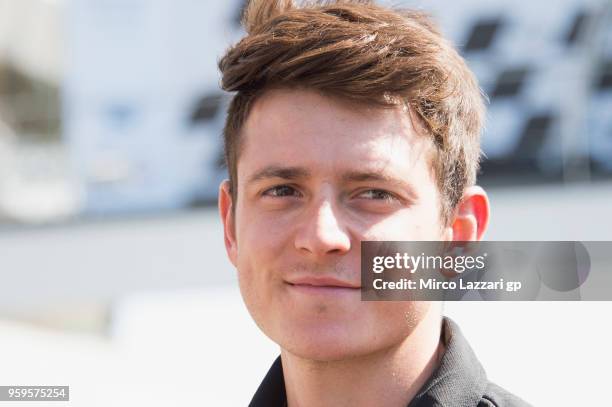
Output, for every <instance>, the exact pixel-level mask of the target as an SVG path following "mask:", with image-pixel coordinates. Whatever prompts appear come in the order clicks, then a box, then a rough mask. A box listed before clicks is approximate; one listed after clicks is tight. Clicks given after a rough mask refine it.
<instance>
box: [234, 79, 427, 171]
mask: <svg viewBox="0 0 612 407" xmlns="http://www.w3.org/2000/svg"><path fill="white" fill-rule="evenodd" d="M413 122H414V121H413V120H412V117H411V115H410V113H409V111H408V110H407V109H403V108H402V107H393V108H383V107H379V106H365V105H357V104H354V103H350V102H347V101H345V100H341V99H339V98H335V97H330V96H326V95H322V94H320V93H317V92H315V91H309V90H302V89H275V90H271V91H268V92H267V93H266V94H265V95H263V96H262V97H260V98H259V99H258V100H257V102H256V103H255V104H254V106H253V108H252V109H251V112H250V114H249V116H248V118H247V120H246V122H245V124H244V126H243V129H242V148H241V153H240V158H239V160H238V175H239V178H240V177H241V175H245V176H248V173H251V172H253V171H257V170H258V169H259V168H261V167H262V166H266V165H270V164H271V163H272V164H274V165H287V166H288V165H291V166H301V167H305V168H309V169H310V170H311V171H310V172H311V173H313V174H317V173H318V174H328V175H329V174H330V173H333V174H338V173H339V172H340V171H353V170H355V169H356V168H359V169H370V170H377V171H381V170H384V171H385V172H391V173H395V174H394V175H396V176H398V175H402V174H403V175H404V176H408V177H410V175H411V174H412V175H414V173H415V171H416V169H417V167H422V168H427V169H429V168H430V152H431V150H432V148H433V144H432V142H431V140H430V139H429V137H427V135H426V134H424V133H423V131H421V129H420V128H418V127H416V128H415V126H414V124H413ZM422 168H421V169H422Z"/></svg>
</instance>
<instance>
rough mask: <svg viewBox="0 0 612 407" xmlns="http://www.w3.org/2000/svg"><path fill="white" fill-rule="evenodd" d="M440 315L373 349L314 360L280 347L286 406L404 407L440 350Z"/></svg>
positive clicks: (433, 367) (427, 319) (420, 385)
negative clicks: (343, 357) (346, 356)
mask: <svg viewBox="0 0 612 407" xmlns="http://www.w3.org/2000/svg"><path fill="white" fill-rule="evenodd" d="M440 329H441V321H440V318H439V317H436V318H425V319H424V320H422V321H421V323H419V325H418V326H417V327H416V328H415V329H414V330H413V331H412V333H411V334H410V335H409V336H407V337H406V338H405V339H404V340H403V341H402V342H400V343H399V344H396V345H394V346H392V347H389V348H387V349H384V350H381V351H378V352H376V353H373V354H368V355H364V356H358V357H355V358H351V359H346V360H338V361H315V360H310V359H305V358H301V357H299V356H297V355H295V354H291V353H289V352H287V351H286V350H284V349H283V350H282V352H281V359H282V363H283V374H284V378H285V390H286V393H287V402H288V406H289V407H307V406H382V407H405V406H407V405H408V403H409V402H410V400H412V399H413V398H414V396H415V395H416V394H417V392H418V391H419V389H420V388H421V387H422V386H423V385H424V384H425V382H426V381H427V379H428V378H429V377H430V376H431V375H432V374H433V372H434V371H435V369H436V368H437V367H438V364H439V361H440V358H441V356H442V354H443V353H444V344H443V342H442V341H441V340H440Z"/></svg>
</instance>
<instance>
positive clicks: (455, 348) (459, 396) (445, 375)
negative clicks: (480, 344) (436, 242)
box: [249, 317, 529, 407]
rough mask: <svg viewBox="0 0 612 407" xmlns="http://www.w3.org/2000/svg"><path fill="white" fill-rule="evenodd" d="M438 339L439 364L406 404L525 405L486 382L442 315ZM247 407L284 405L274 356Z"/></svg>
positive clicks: (436, 406)
mask: <svg viewBox="0 0 612 407" xmlns="http://www.w3.org/2000/svg"><path fill="white" fill-rule="evenodd" d="M442 338H443V340H444V344H445V346H446V351H445V352H444V355H443V356H442V360H441V361H440V366H438V368H437V369H436V371H435V372H434V374H433V375H432V376H431V377H430V378H429V380H428V381H427V382H426V383H425V384H424V385H423V387H422V388H421V389H420V390H419V392H418V393H417V395H416V396H415V397H414V398H413V399H412V401H411V402H410V403H409V404H408V406H407V407H528V406H529V404H527V403H526V402H525V401H523V400H521V399H520V398H518V397H516V396H515V395H513V394H511V393H509V392H508V391H506V390H504V389H502V388H501V387H499V386H497V385H495V384H493V383H491V382H489V381H488V380H487V376H486V374H485V371H484V369H483V368H482V365H481V364H480V362H479V361H478V359H477V358H476V355H475V354H474V351H473V350H472V348H471V347H470V345H469V344H468V343H467V340H466V339H465V338H464V337H463V335H462V334H461V330H460V329H459V326H457V324H456V323H455V322H453V321H452V320H451V319H450V318H447V317H445V318H444V321H443V326H442ZM249 406H250V407H286V406H287V398H286V394H285V381H284V379H283V366H282V364H281V359H280V357H278V358H277V359H276V361H275V362H274V364H273V365H272V367H271V368H270V370H269V371H268V374H267V375H266V377H265V378H264V380H263V382H262V383H261V385H260V386H259V389H258V390H257V392H256V393H255V396H253V399H252V400H251V404H249Z"/></svg>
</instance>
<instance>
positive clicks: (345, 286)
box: [285, 276, 361, 294]
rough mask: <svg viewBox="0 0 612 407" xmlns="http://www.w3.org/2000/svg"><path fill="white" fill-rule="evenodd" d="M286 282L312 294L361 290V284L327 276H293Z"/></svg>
mask: <svg viewBox="0 0 612 407" xmlns="http://www.w3.org/2000/svg"><path fill="white" fill-rule="evenodd" d="M285 283H286V284H287V285H288V286H289V287H291V288H292V289H294V290H297V291H299V292H302V293H307V294H308V293H310V294H344V293H354V292H359V290H360V289H361V285H360V284H355V283H353V282H350V281H345V280H341V279H338V278H335V277H326V276H304V277H297V278H292V279H290V280H287V281H285Z"/></svg>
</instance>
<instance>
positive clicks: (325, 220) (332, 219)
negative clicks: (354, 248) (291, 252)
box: [295, 199, 351, 256]
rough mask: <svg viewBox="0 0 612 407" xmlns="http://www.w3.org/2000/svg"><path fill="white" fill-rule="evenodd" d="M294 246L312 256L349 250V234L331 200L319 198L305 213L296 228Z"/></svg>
mask: <svg viewBox="0 0 612 407" xmlns="http://www.w3.org/2000/svg"><path fill="white" fill-rule="evenodd" d="M295 248H296V249H297V250H298V251H300V252H302V253H305V254H309V255H313V256H324V255H328V254H343V253H346V252H348V251H349V250H350V248H351V239H350V236H349V234H348V232H347V230H346V229H345V228H344V227H343V225H342V222H341V219H340V218H339V217H338V214H337V210H335V208H334V205H333V203H332V202H331V200H329V199H321V200H320V202H319V203H318V204H316V205H314V207H313V209H312V210H311V211H308V213H306V214H305V219H304V221H303V222H302V223H301V225H299V226H298V229H297V233H296V236H295Z"/></svg>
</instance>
